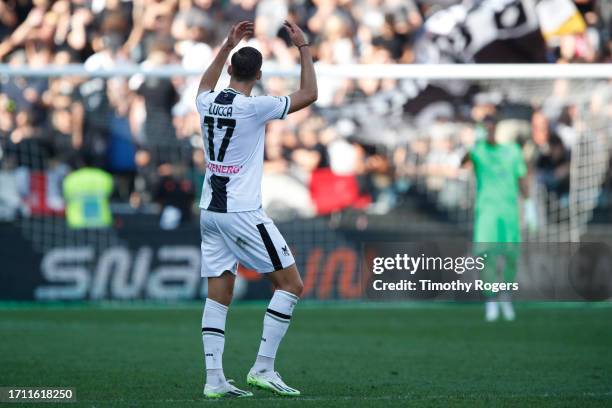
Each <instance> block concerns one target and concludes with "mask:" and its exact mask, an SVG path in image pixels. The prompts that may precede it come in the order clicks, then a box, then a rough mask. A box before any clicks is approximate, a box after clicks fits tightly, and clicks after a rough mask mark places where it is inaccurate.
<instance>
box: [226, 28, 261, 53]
mask: <svg viewBox="0 0 612 408" xmlns="http://www.w3.org/2000/svg"><path fill="white" fill-rule="evenodd" d="M253 29H254V24H253V22H251V21H241V22H239V23H237V24H234V26H233V27H232V29H231V30H230V32H229V34H228V36H227V40H225V44H226V45H227V46H228V47H230V48H234V47H235V46H237V45H238V43H239V42H240V40H242V39H243V38H244V37H248V36H251V35H253Z"/></svg>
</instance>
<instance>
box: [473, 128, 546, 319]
mask: <svg viewBox="0 0 612 408" xmlns="http://www.w3.org/2000/svg"><path fill="white" fill-rule="evenodd" d="M482 125H483V126H484V130H485V131H486V137H485V138H483V139H482V140H479V141H478V142H476V144H475V145H474V147H473V148H472V150H470V152H469V153H468V154H466V156H465V157H464V159H463V161H462V164H464V165H465V164H467V163H470V162H471V164H472V166H473V169H474V174H475V176H476V206H475V209H474V250H475V254H476V255H478V256H485V255H486V261H485V268H484V269H483V271H482V272H481V273H482V276H481V278H482V279H483V280H484V281H485V282H490V283H495V282H499V281H500V278H498V263H499V261H500V258H501V259H503V273H502V276H503V281H504V282H506V283H512V282H514V279H515V277H516V270H517V263H518V258H519V255H520V248H519V244H520V242H521V224H520V216H519V193H520V194H521V195H522V196H523V199H524V201H523V203H524V213H523V216H524V220H525V223H526V224H527V227H528V228H529V229H530V230H534V229H535V228H536V227H537V224H536V222H537V218H536V210H535V204H534V202H533V201H532V200H531V199H530V198H529V187H528V181H527V177H526V176H527V166H526V164H525V160H524V158H523V154H522V152H521V149H520V147H519V146H518V144H516V143H515V142H510V143H505V144H499V143H497V141H496V138H495V130H496V127H497V120H496V119H495V118H494V117H492V116H487V117H486V118H484V120H483V123H482ZM484 295H485V297H486V299H487V300H486V303H485V319H486V320H487V321H495V320H497V319H498V318H499V315H500V311H501V312H502V314H503V316H504V318H505V319H506V320H514V318H515V313H514V308H513V307H512V302H511V301H510V294H509V293H493V292H490V291H485V292H484Z"/></svg>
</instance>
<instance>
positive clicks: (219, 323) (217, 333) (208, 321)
mask: <svg viewBox="0 0 612 408" xmlns="http://www.w3.org/2000/svg"><path fill="white" fill-rule="evenodd" d="M226 317H227V306H225V305H222V304H221V303H219V302H215V301H214V300H212V299H206V304H205V305H204V313H203V314H202V342H203V343H204V361H205V363H206V384H209V385H212V386H216V385H219V384H222V383H224V382H225V375H224V374H223V348H224V347H225V318H226Z"/></svg>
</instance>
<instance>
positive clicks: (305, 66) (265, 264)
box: [196, 21, 317, 398]
mask: <svg viewBox="0 0 612 408" xmlns="http://www.w3.org/2000/svg"><path fill="white" fill-rule="evenodd" d="M284 26H285V29H286V30H287V32H288V33H289V37H290V38H291V41H292V42H293V44H294V45H295V46H296V47H297V48H298V49H299V53H300V63H301V78H300V89H299V90H298V91H296V92H294V93H292V94H291V95H288V96H282V97H275V96H255V97H253V96H250V94H251V90H252V88H253V86H254V85H255V83H256V82H257V81H258V80H259V79H260V78H261V64H262V56H261V53H260V52H259V51H257V50H256V49H255V48H252V47H244V48H241V49H239V50H238V51H236V52H235V53H234V54H233V55H232V58H231V65H230V66H229V67H228V70H227V72H228V74H229V75H230V77H231V79H230V83H229V87H227V88H224V89H222V90H215V86H216V84H217V81H218V80H219V76H220V75H221V70H222V69H223V66H224V65H225V62H226V60H227V58H228V56H229V54H230V51H231V50H232V49H233V48H234V47H235V46H236V45H237V44H238V43H239V42H240V41H241V39H242V38H244V37H246V36H249V35H251V34H252V33H253V23H251V22H248V21H243V22H241V23H238V24H236V25H235V26H233V27H232V29H231V31H230V33H229V35H228V38H227V39H226V41H225V43H224V44H223V45H222V46H221V49H220V50H219V53H218V54H217V56H216V57H215V59H214V60H213V62H212V63H211V65H210V66H209V67H208V69H207V70H206V72H205V73H204V75H203V77H202V80H201V82H200V86H199V90H198V96H197V98H196V106H197V109H198V112H199V114H200V124H201V126H202V137H203V139H204V150H205V154H206V162H207V169H206V177H205V181H204V189H203V192H202V199H201V202H200V208H201V210H202V211H201V216H200V230H201V235H202V276H203V277H206V278H208V296H207V299H206V303H205V306H204V313H203V316H202V341H203V343H204V355H205V357H204V359H205V363H206V384H205V386H204V395H205V396H206V397H210V398H221V397H249V396H252V395H253V394H252V393H251V392H248V391H244V390H241V389H239V388H237V387H235V386H234V385H233V384H231V383H230V381H228V380H227V379H226V378H225V375H224V373H223V365H222V356H223V348H224V344H225V319H226V315H227V310H228V307H229V304H230V302H231V300H232V294H233V289H234V280H235V278H236V268H237V266H238V262H240V263H241V264H243V265H244V266H246V267H248V268H250V269H253V270H256V271H258V272H260V273H262V274H264V275H265V276H266V277H267V278H268V279H270V281H272V284H273V285H274V288H275V289H276V290H275V292H274V294H273V296H272V299H271V300H270V304H269V305H268V308H267V311H266V313H265V315H264V321H263V334H262V338H261V343H260V346H259V351H258V353H257V358H256V360H255V363H254V364H253V367H252V368H251V370H250V371H249V373H248V375H247V384H249V385H251V386H254V387H258V388H262V389H266V390H269V391H272V392H274V393H276V394H279V395H284V396H297V395H300V392H299V391H298V390H296V389H294V388H292V387H289V386H288V385H287V384H285V383H284V381H283V380H282V379H281V377H280V376H279V374H278V373H277V372H276V371H275V370H274V358H275V356H276V351H277V350H278V346H279V344H280V342H281V340H282V338H283V336H284V335H285V333H286V331H287V328H288V327H289V322H290V321H291V315H292V313H293V308H294V307H295V305H296V303H297V301H298V299H299V296H300V295H301V293H302V288H303V284H302V279H301V278H300V275H299V273H298V270H297V268H296V266H295V260H294V259H293V255H292V254H291V251H290V249H289V246H288V245H287V243H286V242H285V240H284V238H283V236H282V235H281V234H280V232H279V231H278V229H277V228H276V226H275V225H274V223H273V222H272V220H271V219H270V218H268V216H267V215H266V214H265V212H264V211H263V209H262V208H261V176H262V171H263V158H264V137H265V126H266V123H267V122H269V121H271V120H275V119H284V118H285V117H286V116H287V114H289V113H292V112H295V111H297V110H300V109H302V108H305V107H307V106H308V105H310V104H312V103H313V102H314V101H315V100H316V99H317V82H316V78H315V71H314V67H313V62H312V56H311V54H310V49H309V44H308V43H307V42H306V38H305V36H304V33H303V32H302V30H300V28H299V27H297V26H296V25H295V24H293V23H289V22H285V25H284Z"/></svg>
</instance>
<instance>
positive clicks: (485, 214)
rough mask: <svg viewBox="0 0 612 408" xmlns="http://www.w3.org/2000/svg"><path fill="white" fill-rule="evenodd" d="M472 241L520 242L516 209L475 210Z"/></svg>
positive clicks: (519, 226)
mask: <svg viewBox="0 0 612 408" xmlns="http://www.w3.org/2000/svg"><path fill="white" fill-rule="evenodd" d="M474 242H482V243H503V242H515V243H518V242H521V224H520V221H519V214H518V208H517V210H516V211H495V210H494V209H492V210H487V211H482V210H481V211H477V213H476V220H475V223H474Z"/></svg>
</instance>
